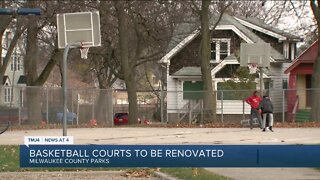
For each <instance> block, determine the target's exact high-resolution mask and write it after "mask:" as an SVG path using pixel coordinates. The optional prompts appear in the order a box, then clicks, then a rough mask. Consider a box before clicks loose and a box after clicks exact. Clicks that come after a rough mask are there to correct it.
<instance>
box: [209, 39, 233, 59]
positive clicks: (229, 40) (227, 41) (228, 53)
mask: <svg viewBox="0 0 320 180" xmlns="http://www.w3.org/2000/svg"><path fill="white" fill-rule="evenodd" d="M221 42H225V43H227V57H228V56H230V51H231V50H230V46H231V45H230V44H231V39H230V38H212V39H211V43H215V44H216V49H215V52H216V57H215V59H214V60H213V59H211V54H212V50H211V49H210V63H219V62H220V61H222V60H223V59H220V54H221Z"/></svg>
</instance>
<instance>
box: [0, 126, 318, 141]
mask: <svg viewBox="0 0 320 180" xmlns="http://www.w3.org/2000/svg"><path fill="white" fill-rule="evenodd" d="M67 135H68V136H73V137H74V143H75V144H147V145H148V144H208V145H211V144H320V128H275V129H274V132H270V131H269V132H261V130H260V129H259V128H255V129H252V130H250V129H249V128H151V127H150V128H129V127H116V128H68V129H67ZM24 136H62V129H41V130H21V131H7V132H5V133H3V134H2V135H0V144H23V143H24V142H23V141H24Z"/></svg>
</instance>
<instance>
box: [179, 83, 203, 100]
mask: <svg viewBox="0 0 320 180" xmlns="http://www.w3.org/2000/svg"><path fill="white" fill-rule="evenodd" d="M202 97H203V83H202V82H201V81H185V82H184V83H183V99H202Z"/></svg>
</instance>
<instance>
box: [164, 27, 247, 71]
mask: <svg viewBox="0 0 320 180" xmlns="http://www.w3.org/2000/svg"><path fill="white" fill-rule="evenodd" d="M211 38H213V39H215V38H216V39H224V38H225V39H230V50H231V52H230V53H231V54H232V53H235V51H239V50H240V43H241V42H242V41H241V39H240V37H239V36H238V35H237V34H236V33H234V32H233V31H231V30H227V31H222V30H216V31H214V32H213V33H212V37H211ZM200 42H201V37H200V36H198V37H196V38H195V39H194V40H193V41H192V42H190V43H189V44H188V45H187V46H186V47H185V48H183V49H182V50H181V51H180V52H178V53H177V54H176V55H175V56H174V57H173V58H172V59H171V61H170V67H169V74H170V75H172V74H174V73H175V72H177V71H178V70H180V69H181V68H182V67H187V66H200V55H199V46H200Z"/></svg>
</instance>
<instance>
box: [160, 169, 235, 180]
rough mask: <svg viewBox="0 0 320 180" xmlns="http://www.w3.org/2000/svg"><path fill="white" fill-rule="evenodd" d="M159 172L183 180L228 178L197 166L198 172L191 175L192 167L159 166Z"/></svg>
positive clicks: (222, 179) (220, 179)
mask: <svg viewBox="0 0 320 180" xmlns="http://www.w3.org/2000/svg"><path fill="white" fill-rule="evenodd" d="M161 172H163V173H166V174H170V175H171V176H173V177H177V178H178V179H184V180H193V179H194V180H196V179H201V180H226V179H229V178H226V177H223V176H220V175H216V174H213V173H212V172H209V171H207V170H205V169H203V168H198V174H197V175H193V173H192V168H161Z"/></svg>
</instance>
